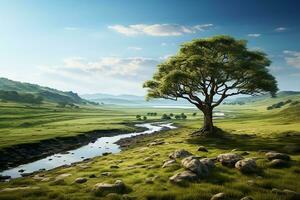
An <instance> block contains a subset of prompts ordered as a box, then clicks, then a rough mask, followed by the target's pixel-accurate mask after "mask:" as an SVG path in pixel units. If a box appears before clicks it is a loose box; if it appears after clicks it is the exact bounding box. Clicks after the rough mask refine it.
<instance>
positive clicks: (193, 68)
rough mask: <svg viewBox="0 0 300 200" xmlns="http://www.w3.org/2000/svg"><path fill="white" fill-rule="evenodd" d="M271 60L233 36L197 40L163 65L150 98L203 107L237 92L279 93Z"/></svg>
mask: <svg viewBox="0 0 300 200" xmlns="http://www.w3.org/2000/svg"><path fill="white" fill-rule="evenodd" d="M270 63H271V61H270V60H269V59H268V58H267V56H266V54H264V53H263V52H260V51H250V50H249V49H248V48H247V46H246V41H244V40H236V39H234V38H232V37H230V36H215V37H211V38H206V39H195V40H192V41H191V42H187V43H184V44H182V45H181V48H180V50H179V52H178V53H177V54H176V55H175V56H172V57H170V58H169V59H168V60H166V61H165V62H163V63H161V64H159V65H158V68H157V71H156V73H155V74H154V76H153V79H152V80H149V81H146V82H145V83H144V87H145V88H148V98H168V99H173V100H177V98H183V99H187V100H188V101H189V102H190V103H192V104H195V105H197V107H198V108H200V109H201V110H202V109H203V107H204V106H212V107H215V106H218V105H219V104H220V103H221V102H222V101H223V100H224V99H225V98H226V97H228V96H233V95H237V94H256V93H263V92H270V93H271V94H272V95H275V93H276V92H277V90H278V88H277V82H276V80H275V78H274V77H273V76H272V75H271V74H270V73H269V71H268V68H267V67H268V66H269V65H270ZM199 94H201V95H202V96H204V99H201V96H199ZM214 95H219V96H220V98H219V100H213V98H212V97H213V96H214Z"/></svg>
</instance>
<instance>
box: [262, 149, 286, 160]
mask: <svg viewBox="0 0 300 200" xmlns="http://www.w3.org/2000/svg"><path fill="white" fill-rule="evenodd" d="M266 156H267V158H268V159H269V160H274V159H281V160H286V161H288V160H290V159H291V158H290V156H289V155H287V154H285V153H277V152H272V151H271V152H268V153H266Z"/></svg>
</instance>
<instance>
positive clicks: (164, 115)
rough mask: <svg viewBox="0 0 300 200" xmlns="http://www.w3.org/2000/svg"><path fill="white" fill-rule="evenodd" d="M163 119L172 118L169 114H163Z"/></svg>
mask: <svg viewBox="0 0 300 200" xmlns="http://www.w3.org/2000/svg"><path fill="white" fill-rule="evenodd" d="M161 119H162V120H169V119H171V117H170V116H168V115H167V114H163V115H162V116H161Z"/></svg>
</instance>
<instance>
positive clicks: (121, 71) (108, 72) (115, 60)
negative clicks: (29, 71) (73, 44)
mask: <svg viewBox="0 0 300 200" xmlns="http://www.w3.org/2000/svg"><path fill="white" fill-rule="evenodd" d="M158 62H159V60H158V59H153V58H144V57H129V58H120V57H103V58H100V59H98V60H96V61H89V60H87V59H85V58H81V57H71V58H66V59H64V60H63V65H62V66H61V67H51V66H50V67H49V68H50V69H51V70H53V69H54V68H55V70H61V71H64V72H66V71H67V72H83V73H85V74H88V73H91V74H99V75H103V76H111V77H119V78H122V77H126V78H130V77H138V78H140V77H143V76H142V75H143V74H145V73H146V74H147V73H148V72H150V74H152V72H153V71H154V69H155V67H156V65H157V64H158ZM44 67H45V66H44ZM142 72H143V73H142ZM140 73H141V74H140Z"/></svg>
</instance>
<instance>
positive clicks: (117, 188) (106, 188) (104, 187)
mask: <svg viewBox="0 0 300 200" xmlns="http://www.w3.org/2000/svg"><path fill="white" fill-rule="evenodd" d="M125 190H126V185H125V184H124V183H123V181H121V180H116V181H115V183H113V184H110V183H97V184H96V185H95V186H94V191H95V192H96V193H97V194H99V195H102V196H105V195H107V194H109V193H117V194H120V193H123V192H125Z"/></svg>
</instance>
